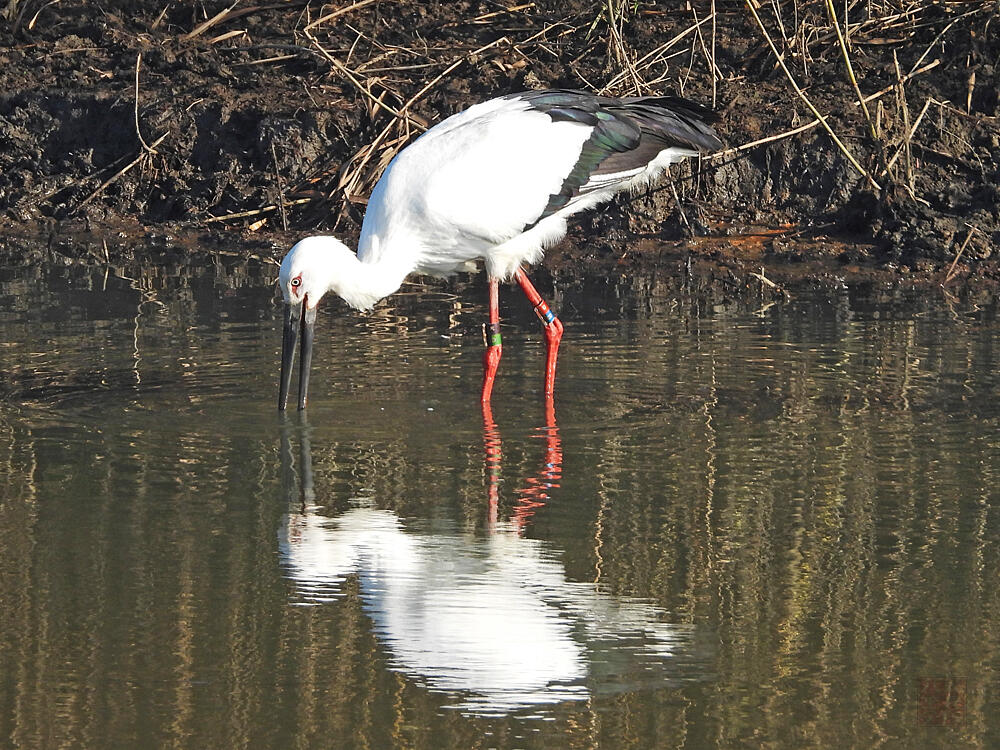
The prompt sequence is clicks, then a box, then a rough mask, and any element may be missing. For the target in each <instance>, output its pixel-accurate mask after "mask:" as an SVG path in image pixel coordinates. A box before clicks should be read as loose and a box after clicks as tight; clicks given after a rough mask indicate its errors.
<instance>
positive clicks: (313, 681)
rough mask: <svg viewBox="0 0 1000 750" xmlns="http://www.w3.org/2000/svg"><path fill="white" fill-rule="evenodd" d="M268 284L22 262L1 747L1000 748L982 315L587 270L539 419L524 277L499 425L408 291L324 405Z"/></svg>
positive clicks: (447, 337)
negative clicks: (303, 403) (293, 353)
mask: <svg viewBox="0 0 1000 750" xmlns="http://www.w3.org/2000/svg"><path fill="white" fill-rule="evenodd" d="M272 275H273V269H271V268H268V267H263V266H260V267H257V266H250V267H247V266H242V265H225V264H222V263H218V264H216V265H211V264H209V265H207V266H205V267H203V268H201V269H198V268H191V267H188V266H185V265H171V264H168V265H167V266H165V267H164V268H161V269H158V270H154V269H147V270H145V271H142V270H140V269H139V268H131V269H119V270H118V271H117V272H108V271H106V270H105V269H104V268H103V267H96V266H95V267H90V268H86V267H68V268H58V269H47V270H45V269H38V268H34V267H33V268H29V269H23V268H22V269H5V270H2V271H0V325H2V330H3V337H2V349H0V358H2V359H0V361H2V367H3V375H2V379H0V392H2V395H3V400H2V402H0V464H2V466H3V470H2V479H0V545H2V547H0V548H2V552H3V553H2V555H0V737H3V738H4V740H3V742H7V743H9V745H10V746H11V747H17V748H52V747H88V748H114V747H121V748H135V747H185V748H206V747H212V748H227V747H252V748H289V747H323V748H327V747H330V748H334V747H335V748H340V747H366V748H387V747H415V748H472V747H482V748H487V747H503V748H515V747H534V748H555V747H581V748H585V747H598V746H599V747H608V748H630V747H631V748H671V747H678V748H680V747H684V748H711V747H726V748H728V747H761V746H766V747H796V748H805V747H817V748H830V747H858V748H870V747H892V748H897V747H898V748H912V747H948V748H955V747H977V748H991V747H998V746H1000V718H998V716H1000V699H998V689H1000V680H998V668H997V665H998V663H1000V659H998V657H1000V653H998V650H1000V593H998V592H1000V587H998V585H997V584H998V581H1000V553H998V542H1000V490H998V486H1000V367H998V365H1000V322H998V315H997V311H996V309H995V308H986V309H979V308H976V307H975V306H973V305H971V304H969V303H955V302H949V301H948V300H947V299H946V298H945V296H944V295H941V296H940V297H936V296H935V295H927V294H924V295H920V296H915V297H912V298H907V297H903V296H899V295H891V294H878V293H874V292H871V291H867V292H865V291H860V290H850V289H846V288H845V289H843V290H841V291H838V292H830V291H823V292H813V293H810V292H805V291H802V292H798V293H796V294H795V296H794V298H793V299H792V300H791V301H789V302H787V303H782V304H776V305H773V306H770V307H768V308H767V309H764V310H760V303H759V301H758V300H755V299H754V295H753V294H751V293H738V294H736V295H735V297H734V298H732V299H729V300H727V299H724V298H721V297H719V296H718V295H715V296H713V294H711V293H707V292H706V293H702V292H700V291H699V290H697V289H694V290H691V289H687V288H685V287H684V285H683V284H681V283H680V282H679V281H676V280H673V279H670V278H663V277H661V278H659V279H634V280H631V281H628V282H622V283H618V282H607V283H602V284H595V285H592V286H590V287H588V288H586V289H573V290H567V291H565V293H561V294H560V293H557V294H556V295H555V300H554V301H555V305H554V306H555V307H556V308H557V309H559V310H560V311H561V313H562V317H563V320H564V322H565V324H566V338H565V340H564V341H565V343H564V348H563V354H562V358H561V361H560V373H559V382H558V390H557V401H556V411H557V413H556V415H555V417H556V421H552V420H551V419H549V418H547V416H546V414H545V413H544V409H543V408H542V404H541V401H540V386H541V357H542V348H541V336H540V332H539V329H538V326H537V324H536V323H535V321H534V318H533V317H532V316H531V314H530V312H529V311H528V310H526V309H525V308H526V306H525V305H524V304H523V303H522V301H521V300H520V299H519V298H518V296H517V295H516V294H515V293H514V292H513V291H511V292H508V293H507V294H506V295H505V300H504V303H505V305H506V307H505V308H504V309H503V311H502V312H503V314H504V315H505V316H506V320H507V326H506V327H505V334H504V343H505V350H504V359H503V362H502V365H501V372H500V379H499V380H498V385H497V389H496V391H495V396H494V398H495V404H494V407H495V408H494V415H493V416H494V418H495V425H486V426H485V428H484V424H483V421H482V419H481V416H480V413H479V408H478V404H477V394H478V387H479V379H480V358H481V351H482V343H481V338H480V335H479V331H478V326H479V324H480V322H481V319H482V304H481V303H482V298H483V292H484V288H483V286H482V285H481V284H480V283H472V284H465V285H464V286H463V285H462V284H460V283H456V284H451V285H431V286H428V287H426V288H421V287H408V288H407V291H406V293H404V294H403V295H401V296H399V297H397V298H395V299H394V300H393V301H392V304H391V305H385V306H382V307H380V308H379V309H378V310H377V312H376V313H375V314H374V315H371V316H369V317H362V316H358V315H354V314H347V313H346V311H345V310H344V308H343V307H341V306H340V305H336V304H334V305H328V306H327V308H326V311H325V312H324V313H323V314H321V316H320V321H319V325H318V330H319V333H318V340H317V352H316V361H315V365H314V366H315V374H314V383H313V386H312V399H313V400H312V404H311V407H310V410H309V414H308V419H307V420H305V421H303V420H300V419H299V418H298V417H297V416H295V415H292V416H290V417H289V418H288V419H285V420H282V419H279V418H278V416H277V414H276V411H275V408H274V402H275V396H276V393H275V390H276V367H277V363H278V351H279V347H280V341H279V334H280V332H279V326H280V311H279V308H278V306H277V305H276V304H275V302H274V297H273V292H272V289H271V287H270V286H269V279H270V278H271V276H272ZM122 276H128V277H129V278H122ZM0 744H2V743H0Z"/></svg>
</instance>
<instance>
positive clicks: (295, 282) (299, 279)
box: [292, 276, 302, 286]
mask: <svg viewBox="0 0 1000 750" xmlns="http://www.w3.org/2000/svg"><path fill="white" fill-rule="evenodd" d="M292 286H302V277H301V276H296V277H295V278H294V279H292Z"/></svg>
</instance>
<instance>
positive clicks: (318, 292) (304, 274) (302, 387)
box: [278, 237, 351, 411]
mask: <svg viewBox="0 0 1000 750" xmlns="http://www.w3.org/2000/svg"><path fill="white" fill-rule="evenodd" d="M344 253H348V254H351V253H350V250H348V249H347V247H345V246H344V244H343V243H341V242H340V241H339V240H336V239H334V238H333V237H307V238H306V239H304V240H301V241H300V242H298V243H297V244H296V245H295V246H294V247H293V248H292V249H291V250H289V251H288V255H286V256H285V258H284V260H282V261H281V270H280V271H279V272H278V285H279V286H280V287H281V294H282V296H283V297H284V298H285V305H286V306H285V331H284V337H283V339H282V344H281V383H280V387H279V392H278V409H280V410H282V411H284V409H285V407H286V406H287V404H288V388H289V386H290V385H291V381H292V359H293V358H294V357H295V344H296V341H297V340H298V337H299V331H301V332H302V350H301V354H300V357H299V409H304V408H305V407H306V401H307V399H308V390H309V368H310V366H311V364H312V345H313V331H314V329H315V324H316V306H317V305H318V304H319V301H320V299H322V297H323V295H324V294H326V293H327V292H328V291H329V290H330V288H331V287H332V286H333V283H334V276H335V273H336V267H337V263H336V259H337V258H338V257H342V256H343V254H344Z"/></svg>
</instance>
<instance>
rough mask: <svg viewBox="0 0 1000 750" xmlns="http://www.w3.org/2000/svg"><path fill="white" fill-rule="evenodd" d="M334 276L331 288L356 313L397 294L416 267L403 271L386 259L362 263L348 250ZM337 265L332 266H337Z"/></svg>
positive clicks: (345, 250) (331, 278)
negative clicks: (394, 293)
mask: <svg viewBox="0 0 1000 750" xmlns="http://www.w3.org/2000/svg"><path fill="white" fill-rule="evenodd" d="M343 250H344V252H342V253H339V255H341V258H340V260H339V261H338V262H337V264H336V269H335V272H334V273H332V274H331V276H330V286H329V289H330V291H332V292H335V293H336V294H338V295H339V296H340V297H341V298H342V299H343V300H344V301H345V302H346V303H347V304H348V305H350V306H351V307H353V308H354V309H355V310H368V309H370V308H372V307H374V306H375V304H376V303H377V302H378V301H379V300H381V299H384V298H385V297H388V296H389V295H390V294H392V293H393V292H395V291H397V290H398V289H399V287H400V286H402V284H403V280H404V279H405V278H406V277H407V275H408V274H409V273H410V271H412V270H413V269H412V268H402V267H400V266H399V264H398V263H392V262H390V260H389V259H388V258H386V257H382V258H381V259H379V260H377V261H368V262H365V261H362V260H360V259H359V258H358V256H357V255H356V254H355V253H354V252H353V251H351V250H349V249H347V248H346V247H345V248H344V249H343ZM333 266H334V264H331V267H333Z"/></svg>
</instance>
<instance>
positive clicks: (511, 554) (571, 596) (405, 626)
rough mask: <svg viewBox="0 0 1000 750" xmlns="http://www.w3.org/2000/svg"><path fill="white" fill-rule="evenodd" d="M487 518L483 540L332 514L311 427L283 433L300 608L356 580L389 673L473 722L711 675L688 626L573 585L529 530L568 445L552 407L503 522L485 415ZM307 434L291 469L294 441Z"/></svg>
mask: <svg viewBox="0 0 1000 750" xmlns="http://www.w3.org/2000/svg"><path fill="white" fill-rule="evenodd" d="M483 417H484V442H485V447H486V451H485V454H486V455H485V463H486V474H487V495H488V514H489V523H488V525H487V532H486V534H485V535H484V536H479V535H476V534H472V533H468V532H464V531H462V530H460V529H459V528H458V526H457V524H453V525H450V526H442V525H441V524H440V523H439V522H435V524H434V527H433V529H431V528H428V527H427V526H426V525H423V524H421V523H420V522H412V523H411V522H409V521H407V522H404V521H403V520H402V519H400V518H399V517H398V516H397V515H396V514H395V513H394V512H393V511H391V510H385V509H379V508H376V507H374V504H373V503H371V502H370V501H369V502H368V503H366V504H364V505H359V506H356V507H354V508H352V509H350V510H348V511H346V512H344V513H341V514H339V515H338V516H336V517H330V516H325V515H322V514H321V512H320V511H321V507H319V506H317V505H316V498H315V490H314V488H313V478H312V465H311V458H310V444H309V428H308V425H307V424H305V422H304V417H302V420H303V421H302V423H301V424H300V425H298V426H296V427H295V428H288V429H286V430H285V431H284V432H283V435H282V443H283V444H282V447H281V454H282V457H283V461H282V464H283V479H284V482H285V484H284V487H285V489H286V492H287V493H288V500H289V508H290V510H289V512H288V513H287V514H286V515H285V516H284V518H283V522H282V525H281V528H280V529H279V532H278V545H279V550H280V555H281V561H282V564H283V567H284V569H285V574H286V575H287V577H288V578H290V579H291V580H292V581H293V582H294V585H295V588H296V596H295V598H294V599H295V602H296V603H298V604H315V605H318V604H323V603H326V602H330V601H333V600H336V599H338V598H339V597H340V596H341V595H342V591H343V585H344V583H345V581H346V580H347V579H348V577H352V576H356V577H357V578H358V581H359V584H360V586H359V587H360V591H361V600H362V606H363V608H364V610H365V612H366V614H367V615H368V616H369V617H370V618H371V621H372V623H373V627H374V632H375V635H376V637H377V638H378V640H379V642H380V643H381V644H382V647H383V648H385V649H386V651H387V654H388V661H389V664H390V667H391V668H392V669H394V670H396V671H398V672H400V673H402V674H405V675H406V676H407V677H409V678H410V679H413V680H414V681H415V682H417V683H418V684H421V685H423V686H424V687H426V688H428V689H430V690H432V691H437V692H442V693H447V694H448V695H450V696H452V698H453V700H454V703H453V704H452V705H453V706H454V707H455V708H458V709H459V710H461V711H463V712H467V713H472V714H479V715H503V714H508V713H511V712H514V711H519V712H521V711H525V710H531V711H535V712H537V711H540V710H543V708H544V706H546V705H552V704H557V703H562V702H565V701H580V700H586V699H589V698H591V697H593V696H595V695H602V694H609V693H610V694H614V693H619V692H623V691H632V690H639V689H652V688H665V687H670V686H676V685H677V684H678V682H679V681H681V680H684V681H687V680H690V679H696V678H699V677H702V676H704V674H705V669H704V659H703V658H702V657H700V656H699V655H698V653H697V652H698V649H697V648H696V647H695V645H694V633H693V631H692V629H691V628H690V627H688V626H683V625H675V624H670V623H667V622H664V621H663V617H664V613H663V611H662V610H660V609H659V608H658V607H656V606H654V605H652V604H650V603H648V602H645V601H641V600H638V599H631V598H622V597H613V596H609V595H607V594H604V593H601V592H599V591H598V590H597V589H596V587H595V585H594V584H591V583H584V582H574V581H569V580H567V577H566V572H565V569H564V567H563V564H562V561H561V559H560V557H561V553H560V551H559V550H557V549H554V548H553V547H552V546H551V545H549V544H548V543H546V542H544V541H540V540H536V539H530V538H527V537H525V535H524V530H525V528H526V525H527V524H528V523H529V522H530V519H531V517H532V515H533V514H534V513H536V512H538V511H539V510H540V509H541V508H542V507H543V506H544V503H545V500H546V499H547V498H548V494H549V492H550V490H551V489H552V488H553V487H557V486H558V484H557V483H558V480H559V477H560V472H561V465H562V448H561V443H560V439H559V433H558V428H557V426H556V422H555V413H554V410H552V409H547V414H546V424H545V427H544V428H542V434H543V435H544V439H545V442H546V449H545V457H544V461H543V466H542V469H541V471H540V472H539V473H538V474H537V475H536V476H534V477H530V478H528V480H527V482H526V483H525V484H524V486H523V488H522V489H520V490H518V491H517V495H518V499H517V501H516V503H515V504H514V507H513V509H512V511H511V514H510V519H509V520H504V519H501V518H498V506H499V494H500V493H499V486H500V473H501V458H502V450H501V440H500V432H499V430H498V428H497V425H496V423H495V422H494V421H493V418H492V415H491V414H490V412H489V409H488V407H486V408H485V409H484V412H483ZM293 433H296V434H297V435H298V438H299V448H300V451H299V461H298V462H297V463H298V469H297V471H296V467H295V465H294V464H295V461H294V456H293V446H292V437H293Z"/></svg>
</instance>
